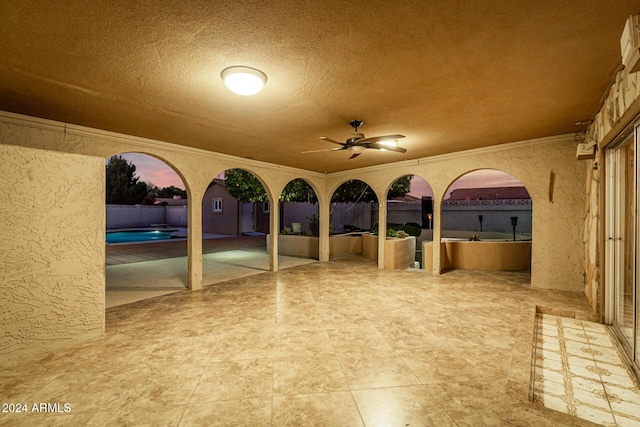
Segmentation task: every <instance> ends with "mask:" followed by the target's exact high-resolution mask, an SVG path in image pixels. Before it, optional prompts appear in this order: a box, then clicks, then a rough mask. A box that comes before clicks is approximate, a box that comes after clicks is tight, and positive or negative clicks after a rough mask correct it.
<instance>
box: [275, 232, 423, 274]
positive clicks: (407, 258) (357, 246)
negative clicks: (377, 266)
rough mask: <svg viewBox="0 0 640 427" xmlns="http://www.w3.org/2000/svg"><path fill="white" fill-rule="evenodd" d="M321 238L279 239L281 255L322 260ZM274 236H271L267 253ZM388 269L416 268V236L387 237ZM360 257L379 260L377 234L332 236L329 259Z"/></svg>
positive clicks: (386, 265)
mask: <svg viewBox="0 0 640 427" xmlns="http://www.w3.org/2000/svg"><path fill="white" fill-rule="evenodd" d="M318 239H319V238H318V237H313V236H300V235H296V234H280V235H279V236H278V254H279V255H287V256H295V257H302V258H313V259H318V258H319V257H318V253H319V251H318V244H319V241H318ZM270 241H271V236H270V235H269V234H267V252H268V251H269V245H270ZM384 252H385V256H384V268H390V269H405V268H410V267H412V266H413V262H414V259H415V253H416V238H415V237H412V236H411V237H405V238H396V237H387V239H386V240H385V242H384ZM347 254H360V255H362V256H363V257H365V258H367V259H372V260H377V259H378V236H376V235H373V234H362V235H360V234H340V235H334V236H329V256H331V257H336V256H342V255H347Z"/></svg>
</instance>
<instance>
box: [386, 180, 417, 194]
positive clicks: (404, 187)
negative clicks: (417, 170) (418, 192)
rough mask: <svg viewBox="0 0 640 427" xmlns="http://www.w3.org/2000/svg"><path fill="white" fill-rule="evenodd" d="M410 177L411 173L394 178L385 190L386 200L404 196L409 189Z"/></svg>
mask: <svg viewBox="0 0 640 427" xmlns="http://www.w3.org/2000/svg"><path fill="white" fill-rule="evenodd" d="M412 179H413V175H405V176H402V177H400V178H398V179H396V181H395V182H394V183H393V184H391V188H389V191H388V192H387V200H389V199H394V198H396V197H404V196H406V195H407V193H408V192H409V191H411V180H412Z"/></svg>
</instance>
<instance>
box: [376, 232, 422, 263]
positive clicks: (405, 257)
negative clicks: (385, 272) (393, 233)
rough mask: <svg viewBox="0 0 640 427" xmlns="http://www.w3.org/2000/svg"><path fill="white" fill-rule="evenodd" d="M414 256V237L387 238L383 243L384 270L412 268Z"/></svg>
mask: <svg viewBox="0 0 640 427" xmlns="http://www.w3.org/2000/svg"><path fill="white" fill-rule="evenodd" d="M415 256H416V238H415V237H414V236H409V237H404V238H397V237H387V239H386V240H385V242H384V268H393V269H399V270H404V269H406V268H410V267H413V263H414V260H415Z"/></svg>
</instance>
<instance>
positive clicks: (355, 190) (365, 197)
mask: <svg viewBox="0 0 640 427" xmlns="http://www.w3.org/2000/svg"><path fill="white" fill-rule="evenodd" d="M411 178H413V175H405V176H403V177H401V178H398V179H397V180H396V181H395V182H394V183H393V184H391V188H389V191H388V193H387V199H392V198H394V197H402V196H404V195H406V194H407V193H408V192H409V191H410V190H411ZM377 201H378V197H377V196H376V193H375V192H374V191H373V189H372V188H371V187H369V185H368V184H367V183H366V182H363V181H360V180H358V179H353V180H351V181H347V182H345V183H344V184H342V185H341V186H340V187H338V188H337V189H336V191H335V192H334V193H333V196H331V203H348V202H351V203H371V202H377Z"/></svg>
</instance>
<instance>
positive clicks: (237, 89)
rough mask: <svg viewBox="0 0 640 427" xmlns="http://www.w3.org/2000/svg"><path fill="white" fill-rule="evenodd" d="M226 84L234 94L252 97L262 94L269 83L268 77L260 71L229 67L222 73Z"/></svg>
mask: <svg viewBox="0 0 640 427" xmlns="http://www.w3.org/2000/svg"><path fill="white" fill-rule="evenodd" d="M220 77H222V80H223V81H224V84H225V85H226V86H227V87H228V88H229V90H231V91H232V92H233V93H237V94H238V95H242V96H251V95H255V94H256V93H258V92H260V91H261V90H262V88H263V87H264V85H265V84H266V83H267V75H266V74H265V73H263V72H262V71H260V70H257V69H255V68H251V67H244V66H232V67H227V68H225V69H224V70H222V72H221V73H220Z"/></svg>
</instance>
